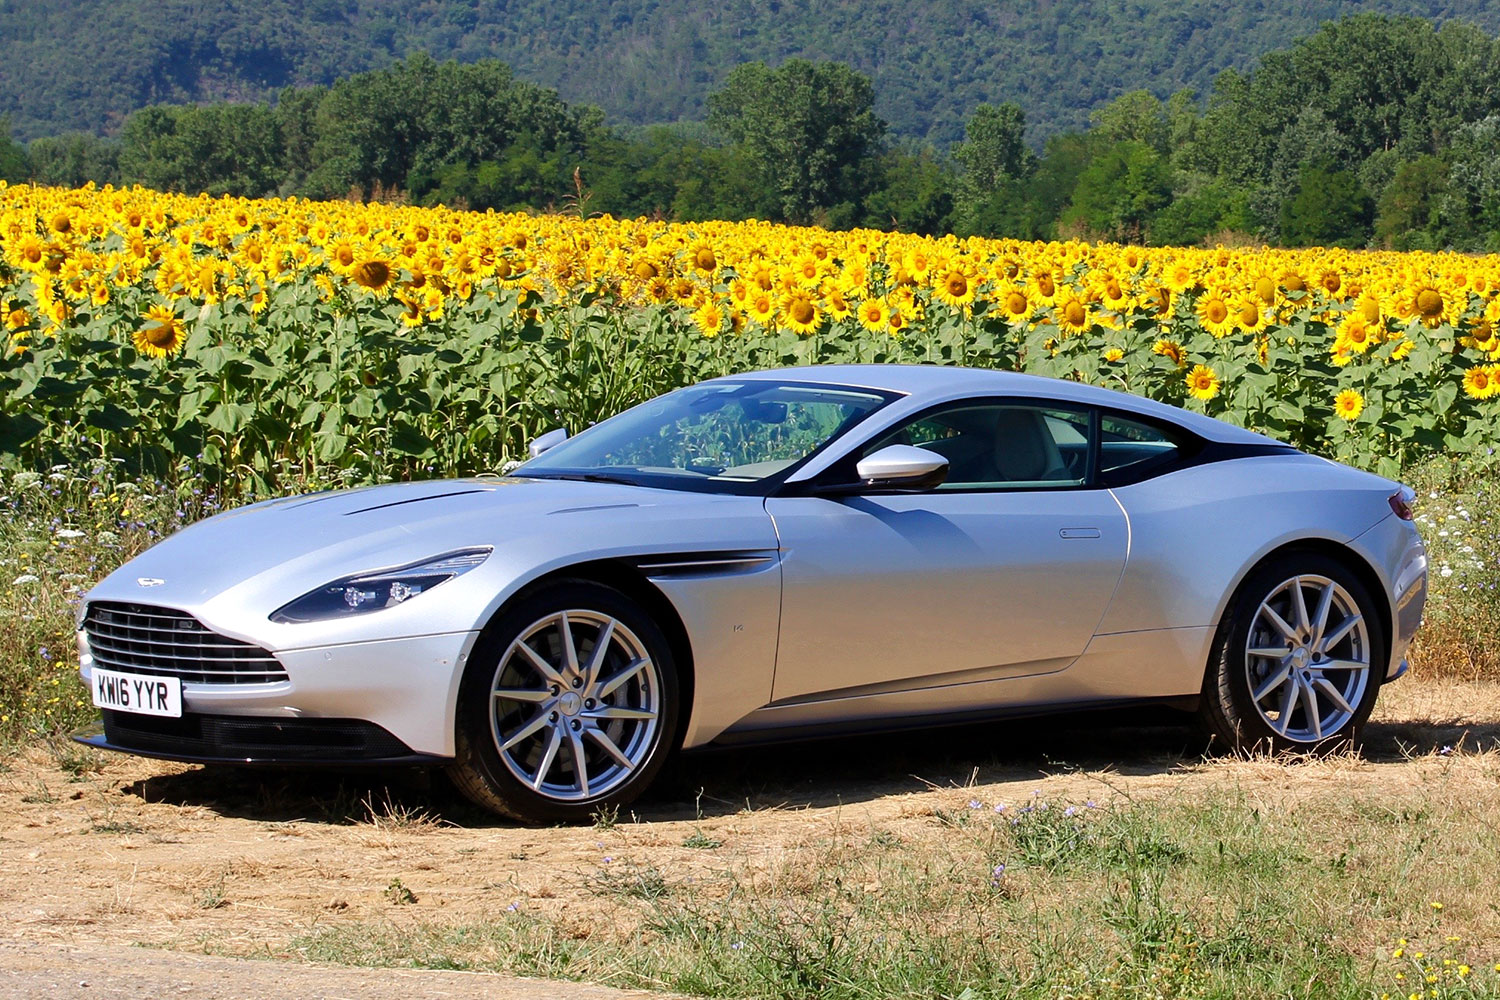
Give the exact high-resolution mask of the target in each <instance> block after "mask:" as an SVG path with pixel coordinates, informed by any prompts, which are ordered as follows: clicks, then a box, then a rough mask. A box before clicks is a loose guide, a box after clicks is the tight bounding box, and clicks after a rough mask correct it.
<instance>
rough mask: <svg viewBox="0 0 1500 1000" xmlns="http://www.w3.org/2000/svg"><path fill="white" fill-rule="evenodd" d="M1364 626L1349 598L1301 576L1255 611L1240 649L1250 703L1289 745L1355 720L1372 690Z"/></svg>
mask: <svg viewBox="0 0 1500 1000" xmlns="http://www.w3.org/2000/svg"><path fill="white" fill-rule="evenodd" d="M1370 656H1371V643H1370V633H1369V626H1368V623H1367V622H1366V621H1365V619H1364V616H1363V615H1362V614H1361V613H1360V610H1359V605H1358V604H1357V603H1356V602H1355V600H1354V598H1353V597H1352V596H1350V594H1349V592H1348V591H1346V590H1345V589H1344V588H1343V587H1341V586H1339V584H1338V583H1336V582H1335V581H1333V580H1330V579H1329V578H1327V577H1325V576H1318V575H1315V574H1303V575H1300V576H1294V577H1292V578H1291V579H1288V580H1285V581H1283V582H1282V583H1280V584H1279V585H1277V586H1276V587H1274V588H1273V589H1272V590H1271V592H1270V593H1269V594H1267V595H1266V597H1265V599H1264V600H1262V601H1261V602H1260V606H1259V607H1258V608H1256V611H1255V616H1254V618H1252V619H1251V622H1250V630H1249V635H1248V637H1247V639H1246V642H1245V673H1246V678H1247V680H1248V681H1249V689H1250V700H1251V701H1252V702H1254V703H1255V708H1256V711H1258V712H1259V713H1260V716H1261V718H1262V719H1264V720H1265V722H1266V724H1267V725H1269V726H1270V727H1271V729H1272V730H1273V731H1274V732H1275V733H1276V734H1277V735H1278V736H1280V737H1282V738H1283V739H1286V740H1288V741H1290V742H1293V743H1318V742H1321V741H1322V740H1324V739H1327V738H1328V737H1330V736H1333V735H1335V734H1337V733H1339V732H1340V731H1341V730H1342V729H1343V728H1344V727H1345V726H1346V725H1348V723H1349V721H1350V720H1351V719H1353V718H1354V715H1355V713H1356V711H1357V708H1358V706H1359V704H1360V701H1361V700H1362V699H1363V698H1364V694H1365V689H1366V687H1367V686H1368V684H1369V683H1370V669H1371V664H1370Z"/></svg>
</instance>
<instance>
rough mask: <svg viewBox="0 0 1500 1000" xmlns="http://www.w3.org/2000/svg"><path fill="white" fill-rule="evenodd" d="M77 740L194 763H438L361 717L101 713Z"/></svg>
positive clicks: (101, 748) (108, 747) (438, 759)
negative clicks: (95, 726) (100, 720)
mask: <svg viewBox="0 0 1500 1000" xmlns="http://www.w3.org/2000/svg"><path fill="white" fill-rule="evenodd" d="M73 738H74V739H75V740H77V741H78V742H79V743H83V744H85V745H87V746H91V747H96V748H98V749H100V750H119V751H123V752H125V753H132V754H137V755H139V756H142V757H158V758H162V759H165V760H181V761H187V762H189V763H194V764H208V763H224V764H298V765H329V766H347V765H353V764H367V765H368V764H378V765H385V766H391V765H399V764H436V763H441V762H442V761H443V760H444V759H445V758H443V757H437V756H433V755H431V754H420V753H416V752H415V751H413V750H412V749H411V748H410V747H408V746H407V745H406V744H404V743H402V742H401V741H400V740H398V739H396V737H394V736H392V735H391V734H390V733H389V732H387V731H386V730H384V729H382V728H381V727H380V726H377V725H375V724H374V723H373V722H365V721H363V720H360V719H278V718H266V717H259V716H250V715H201V714H196V713H192V712H186V713H184V714H183V716H182V718H180V719H166V718H158V717H155V716H150V715H134V714H132V713H129V712H113V711H109V710H107V709H106V710H105V712H104V725H103V729H102V731H95V732H89V733H80V734H78V735H75V736H74V737H73Z"/></svg>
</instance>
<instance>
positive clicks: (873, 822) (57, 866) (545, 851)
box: [0, 681, 1500, 997]
mask: <svg viewBox="0 0 1500 1000" xmlns="http://www.w3.org/2000/svg"><path fill="white" fill-rule="evenodd" d="M1189 741H1190V735H1189V734H1188V732H1187V731H1186V730H1184V729H1183V728H1181V727H1177V726H1173V725H1160V726H1142V725H1140V720H1139V718H1137V717H1131V716H1122V715H1118V714H1116V715H1108V716H1100V715H1080V716H1071V717H1066V718H1054V719H1049V720H1038V721H1035V722H1025V723H1016V722H1011V723H1002V724H992V725H988V726H982V727H965V728H962V729H948V730H926V731H921V732H912V733H905V734H900V735H895V736H884V737H878V738H875V737H863V738H857V739H852V738H851V739H840V740H836V741H826V742H821V743H808V744H802V745H799V746H795V747H782V748H775V749H757V750H737V751H714V752H708V753H701V754H697V755H693V756H690V757H688V758H686V759H684V760H683V761H681V762H679V763H677V764H675V765H674V766H673V767H672V768H671V769H670V770H669V771H668V773H667V774H666V775H665V776H664V780H663V781H662V782H661V783H660V785H659V787H658V788H657V789H655V790H653V791H652V792H651V793H650V794H649V795H648V796H647V797H646V798H645V799H644V800H642V801H641V802H639V803H637V805H636V806H635V808H634V811H633V812H632V813H629V814H626V813H622V814H621V815H620V816H619V817H618V818H617V821H616V822H615V823H614V824H613V825H612V826H611V825H608V824H598V825H595V826H581V827H573V828H548V829H530V828H524V827H518V826H514V825H510V824H507V823H504V822H501V821H498V820H494V819H492V818H489V817H487V816H485V815H483V814H480V813H478V812H476V811H474V810H472V809H470V808H468V807H467V806H465V805H464V804H463V803H462V802H460V801H459V800H458V799H457V798H456V796H454V795H453V794H452V793H451V792H448V791H447V790H446V789H445V788H444V787H443V785H442V784H441V782H437V783H433V782H431V781H429V780H428V779H427V777H426V776H424V775H422V774H420V773H411V774H398V775H389V774H386V775H372V774H361V773H358V772H345V773H341V774H340V773H318V772H272V773H266V772H250V771H239V770H233V769H205V768H201V767H196V766H188V765H181V764H173V763H165V762H160V761H150V760H144V759H140V758H135V757H128V756H123V755H115V754H102V755H97V756H94V757H92V759H90V755H88V754H80V753H77V752H75V750H74V749H72V748H70V747H67V746H58V747H46V746H38V747H33V748H31V749H29V750H27V751H25V752H24V753H21V754H19V755H17V756H14V757H12V758H10V759H9V760H6V761H4V762H3V763H0V769H3V770H0V995H14V996H31V995H35V996H68V997H71V996H75V995H76V996H147V995H152V994H149V993H146V992H139V991H138V988H139V989H143V988H144V987H143V986H141V984H142V983H145V982H148V980H150V977H147V978H146V979H141V978H140V977H137V978H136V979H131V978H130V975H132V974H127V972H125V971H121V970H128V969H129V968H130V964H129V963H128V962H126V963H122V964H121V965H120V966H118V967H116V969H115V973H114V975H115V977H116V978H115V979H104V978H100V977H101V975H102V973H101V972H100V971H99V970H100V969H101V968H109V967H110V964H109V963H108V962H103V961H101V960H100V958H99V956H100V955H125V956H129V955H133V954H134V955H149V956H150V958H149V962H150V963H152V964H151V965H150V966H149V968H151V969H154V970H156V971H155V972H153V973H152V974H151V975H152V976H157V977H158V978H157V979H156V980H155V981H156V982H158V983H164V982H167V981H172V982H180V983H183V984H186V985H184V986H183V989H182V990H181V991H180V992H173V991H172V990H166V989H163V990H161V991H160V992H158V993H156V994H154V995H160V996H171V995H185V996H236V995H256V996H277V995H281V993H278V992H276V991H275V990H273V989H271V985H274V984H276V983H281V985H282V986H283V987H285V988H284V990H283V992H284V993H285V995H288V996H291V995H301V996H308V995H324V996H337V995H350V996H354V995H359V996H366V995H369V996H376V995H383V994H379V993H378V992H376V991H375V988H374V986H373V984H374V983H375V982H376V980H374V979H370V980H367V981H364V982H365V986H366V987H368V988H361V987H360V984H359V983H358V982H355V981H354V980H353V979H351V980H350V982H349V984H348V988H349V992H348V993H347V994H342V993H340V989H342V987H339V988H335V987H336V986H337V984H336V983H335V982H334V981H332V980H329V981H327V982H326V983H323V981H322V980H319V982H320V983H323V985H320V986H319V988H318V989H319V992H309V990H308V988H305V987H298V986H297V984H296V983H295V982H294V977H295V976H296V975H298V974H299V973H298V971H297V970H298V968H301V969H302V970H306V969H307V967H306V966H301V967H295V966H282V965H279V964H271V963H265V964H264V966H263V967H262V966H258V968H263V969H268V970H275V969H284V970H286V971H285V976H286V977H293V978H287V979H277V976H278V975H279V973H275V972H265V973H264V974H265V975H267V976H269V977H270V984H271V985H265V984H263V985H264V986H265V988H257V989H255V990H254V991H252V992H246V993H243V994H242V993H238V992H234V990H236V989H238V988H239V987H240V986H244V985H246V984H248V983H249V980H242V979H240V978H237V976H235V975H229V976H227V977H226V973H225V970H224V968H223V967H221V965H219V964H216V963H222V962H226V961H229V960H228V959H219V958H216V959H212V960H208V959H205V958H204V957H203V956H204V953H205V952H210V953H213V954H215V955H220V956H222V955H237V956H246V957H258V958H270V959H283V960H290V961H293V962H295V961H297V960H298V959H299V957H300V956H299V954H298V952H297V951H296V949H295V944H294V942H295V941H296V939H298V938H299V937H302V936H305V935H307V934H309V933H310V932H315V931H317V930H319V929H323V928H327V927H331V926H337V925H339V924H341V923H344V922H365V923H369V922H386V923H388V924H390V925H393V926H396V927H398V928H399V927H400V926H402V925H403V924H412V925H414V924H417V923H421V922H427V923H430V922H433V921H440V922H450V921H451V922H453V923H459V922H464V921H480V920H483V919H486V918H487V917H494V916H496V915H498V914H502V913H504V912H505V911H507V910H508V909H510V908H512V907H514V908H516V909H524V910H526V911H528V912H532V913H538V914H544V915H546V916H547V917H549V918H550V919H552V920H555V921H557V922H559V923H560V924H561V925H563V926H564V927H567V926H569V924H570V923H573V924H577V925H578V926H579V928H580V932H581V933H582V932H586V929H587V925H588V923H589V921H591V920H592V919H595V918H596V917H598V915H599V910H598V907H599V903H598V901H597V900H596V899H595V897H594V895H593V894H591V893H590V891H589V881H590V879H591V878H593V877H595V876H596V873H598V872H599V871H600V870H601V868H603V867H604V866H607V865H611V864H621V863H626V864H630V865H635V866H646V865H651V866H656V867H658V868H660V869H662V870H664V871H671V872H673V873H674V875H676V876H678V877H681V876H683V875H684V874H691V873H692V872H693V871H694V870H695V869H701V870H703V871H705V872H708V871H710V870H711V869H713V868H716V867H717V868H722V867H723V866H724V865H725V864H726V863H730V862H731V861H732V863H736V864H748V865H751V866H753V865H754V864H756V863H757V859H766V860H767V861H768V862H769V860H770V859H773V858H776V857H777V856H779V855H782V854H783V853H784V852H786V851H790V850H796V849H798V848H799V847H800V846H803V845H806V844H809V843H812V842H814V841H816V840H818V839H819V838H823V837H826V836H828V835H829V833H830V832H831V831H833V830H836V829H839V828H850V829H857V830H865V831H868V830H870V829H872V828H880V829H890V830H893V831H896V832H903V833H904V831H906V830H913V831H916V830H920V829H929V828H931V827H932V826H933V825H934V824H933V823H932V816H933V814H934V811H935V810H945V809H955V808H962V807H963V806H964V805H965V804H966V803H967V802H969V801H970V800H971V799H973V800H979V801H983V802H985V803H998V802H1005V801H1021V800H1022V799H1024V798H1025V797H1027V796H1030V795H1032V793H1033V792H1040V793H1041V794H1042V795H1045V796H1047V797H1049V798H1052V799H1062V798H1072V799H1075V800H1076V799H1082V798H1085V797H1090V798H1098V799H1101V800H1106V799H1109V798H1111V797H1114V796H1117V795H1121V794H1129V795H1132V796H1139V795H1153V794H1163V795H1165V794H1173V793H1176V792H1180V791H1192V790H1195V789H1196V790H1202V789H1213V788H1215V787H1216V785H1222V784H1223V783H1224V782H1226V781H1232V782H1233V783H1234V784H1235V786H1236V787H1238V788H1240V789H1244V790H1247V791H1248V792H1249V794H1250V795H1251V796H1252V797H1254V796H1256V795H1261V794H1264V795H1266V796H1271V797H1276V798H1281V797H1284V796H1287V795H1299V794H1303V793H1307V794H1312V793H1315V792H1316V791H1317V790H1318V789H1320V788H1326V787H1329V786H1330V785H1332V784H1337V785H1338V786H1339V787H1342V788H1350V787H1357V786H1360V785H1365V786H1368V787H1369V788H1371V789H1374V788H1376V787H1380V786H1382V785H1385V786H1386V787H1389V785H1388V784H1386V783H1389V782H1392V781H1396V782H1404V781H1413V782H1415V781H1419V780H1420V779H1421V777H1422V775H1423V773H1424V771H1426V770H1430V769H1433V768H1435V767H1438V766H1441V765H1442V764H1443V763H1444V762H1445V759H1444V758H1443V757H1442V756H1441V755H1439V754H1436V753H1434V751H1438V750H1440V748H1442V747H1445V746H1450V747H1453V746H1456V747H1461V748H1463V749H1466V750H1492V749H1495V748H1496V747H1500V685H1494V684H1489V685H1484V684H1444V683H1438V682H1423V681H1415V682H1414V681H1403V682H1401V683H1400V684H1398V685H1394V686H1393V687H1392V688H1390V689H1389V690H1387V691H1385V692H1383V694H1382V697H1381V701H1380V704H1379V706H1378V707H1377V713H1376V717H1375V719H1374V720H1372V722H1371V724H1370V726H1369V728H1368V730H1367V745H1366V748H1365V753H1364V757H1363V758H1362V759H1358V760H1350V759H1347V758H1345V759H1336V760H1330V761H1326V762H1316V763H1311V764H1307V763H1303V764H1298V765H1285V764H1281V763H1277V762H1272V761H1237V760H1220V761H1210V762H1202V761H1200V760H1197V759H1196V758H1193V757H1191V756H1184V754H1183V750H1184V748H1185V747H1187V746H1188V745H1189ZM80 759H81V760H82V762H83V764H84V765H85V766H84V767H83V768H82V769H81V771H80V773H71V771H70V768H71V769H72V770H80V769H79V763H80ZM695 832H701V833H703V834H704V835H705V836H706V837H708V838H711V839H712V840H715V841H719V842H721V843H720V845H719V846H717V847H715V848H714V849H712V850H701V849H699V850H694V849H691V848H689V847H688V846H686V845H684V843H683V842H684V840H685V839H687V838H689V837H690V836H691V835H692V834H694V833H695ZM918 835H921V834H918ZM132 945H144V946H147V947H150V948H158V949H167V950H168V951H169V952H182V953H196V954H195V956H191V957H190V956H188V955H181V956H176V957H174V956H172V955H170V954H165V955H164V954H162V953H159V952H149V953H141V952H139V950H136V951H134V952H129V951H124V950H122V949H128V948H129V947H130V946H132ZM141 961H147V959H145V958H142V959H141ZM28 970H29V971H28ZM91 970H92V971H91ZM195 970H196V971H195ZM395 974H396V973H387V974H385V975H386V976H387V980H388V978H389V976H391V975H395ZM91 975H92V976H93V977H94V978H95V980H97V982H96V984H95V985H94V986H90V987H84V986H79V985H78V983H81V982H85V981H88V980H89V979H90V976H91ZM349 975H350V976H352V977H355V978H356V979H357V977H358V976H360V975H365V976H370V975H375V976H379V975H381V974H378V973H377V974H372V973H354V972H352V971H351V972H350V973H349ZM401 975H402V976H415V977H416V978H415V979H412V980H411V981H410V982H408V981H407V980H406V979H404V978H403V979H402V980H401V983H402V984H404V985H402V986H401V994H402V995H403V996H409V997H417V996H428V995H432V996H439V995H442V996H459V997H463V996H470V995H474V996H479V995H485V994H486V993H488V992H490V991H491V989H492V986H491V985H483V984H481V985H479V986H476V987H473V989H472V991H471V992H465V990H470V987H471V986H472V984H473V983H474V982H476V981H475V980H465V979H463V978H462V977H461V976H460V978H458V979H455V980H452V982H451V983H449V982H448V981H447V980H442V979H441V977H442V976H444V975H449V976H452V975H454V974H441V973H433V974H431V975H432V976H434V977H436V978H435V979H433V980H431V981H429V980H424V979H422V978H421V977H422V976H425V975H428V974H427V973H411V972H405V973H401ZM28 976H29V977H30V978H27V977H28ZM47 976H51V977H52V978H51V979H50V980H47V979H46V977H47ZM121 976H124V978H120V977H121ZM172 977H177V978H175V979H173V978H172ZM195 977H196V978H195ZM387 980H380V982H386V981H387ZM48 982H50V983H51V984H52V985H51V986H48V985H46V983H48ZM392 982H394V981H392ZM429 982H431V983H435V985H431V987H430V990H431V991H429V992H421V990H422V989H428V987H427V986H423V985H422V984H424V983H429ZM506 982H515V981H506ZM194 983H196V984H197V986H198V987H199V988H198V990H197V991H194V990H193V984H194ZM465 983H468V984H470V985H468V986H465V985H462V984H465ZM132 984H134V985H132ZM104 987H107V989H106V988H104ZM133 989H135V990H137V991H136V992H132V990H133ZM507 989H509V988H507ZM579 989H581V990H583V991H584V992H576V990H579ZM588 989H590V988H588V987H582V988H575V987H571V986H570V987H559V988H553V987H550V986H549V987H548V990H549V995H554V996H559V997H564V996H580V997H581V996H589V995H593V996H605V995H617V994H613V993H610V992H608V991H596V992H595V993H593V994H589V993H588V992H587V990H588ZM215 990H217V991H218V992H215ZM69 991H71V992H69ZM111 991H113V992H111ZM432 991H435V992H432ZM444 991H446V992H444ZM516 995H518V996H524V995H527V994H526V993H525V991H524V990H519V989H518V990H517V991H516Z"/></svg>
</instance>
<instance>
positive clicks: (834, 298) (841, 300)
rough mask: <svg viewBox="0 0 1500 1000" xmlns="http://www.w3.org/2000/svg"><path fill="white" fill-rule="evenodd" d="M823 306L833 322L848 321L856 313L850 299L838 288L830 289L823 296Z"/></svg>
mask: <svg viewBox="0 0 1500 1000" xmlns="http://www.w3.org/2000/svg"><path fill="white" fill-rule="evenodd" d="M823 306H824V308H825V309H826V310H827V312H828V316H829V318H830V319H833V320H841V319H848V318H849V317H850V316H851V315H853V312H854V310H853V308H852V307H851V306H850V305H849V300H848V298H846V297H845V295H844V293H843V292H842V291H840V290H839V289H837V288H830V289H829V290H828V291H827V292H825V293H824V294H823Z"/></svg>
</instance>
